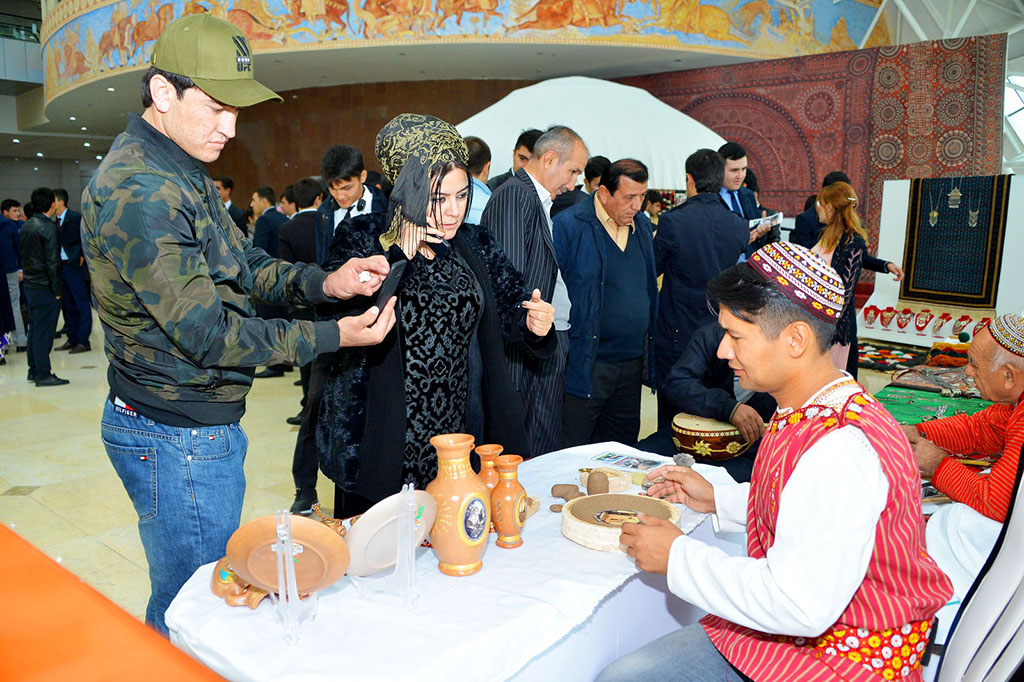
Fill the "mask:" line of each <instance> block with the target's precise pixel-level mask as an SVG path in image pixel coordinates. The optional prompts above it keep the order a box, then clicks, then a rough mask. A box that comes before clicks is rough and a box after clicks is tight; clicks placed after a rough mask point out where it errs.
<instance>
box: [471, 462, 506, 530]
mask: <svg viewBox="0 0 1024 682" xmlns="http://www.w3.org/2000/svg"><path fill="white" fill-rule="evenodd" d="M504 449H505V448H503V447H502V446H500V445H496V444H493V443H492V444H488V445H478V446H477V448H476V454H477V455H479V457H480V473H479V474H478V476H480V480H481V481H483V482H484V485H485V486H487V491H488V494H490V491H492V490H494V486H496V485H498V470H497V469H495V468H494V458H495V457H497V456H498V455H500V454H501V453H502V451H504ZM493 512H494V505H493V504H492V505H491V532H492V533H493V532H495V531H494V513H493Z"/></svg>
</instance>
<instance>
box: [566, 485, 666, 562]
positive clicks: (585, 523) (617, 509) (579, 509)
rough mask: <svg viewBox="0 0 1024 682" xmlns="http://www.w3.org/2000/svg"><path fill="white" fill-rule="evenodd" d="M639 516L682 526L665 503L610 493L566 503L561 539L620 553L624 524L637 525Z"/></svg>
mask: <svg viewBox="0 0 1024 682" xmlns="http://www.w3.org/2000/svg"><path fill="white" fill-rule="evenodd" d="M638 512H639V513H643V514H647V515H648V516H654V517H657V518H659V519H664V520H666V521H670V522H672V523H674V524H678V523H679V509H677V508H676V507H675V506H674V505H672V504H670V503H668V502H665V501H664V500H656V499H654V498H653V497H646V496H644V495H627V494H623V493H607V494H604V495H588V496H585V497H577V498H576V499H575V500H570V501H569V502H568V503H566V504H565V506H563V507H562V535H564V536H565V537H567V538H569V539H570V540H572V541H573V542H575V543H578V544H580V545H583V546H584V547H589V548H590V549H597V550H601V551H602V552H621V551H622V547H621V545H619V535H620V534H621V533H622V524H623V523H630V522H635V521H636V518H637V516H636V515H637V513H638Z"/></svg>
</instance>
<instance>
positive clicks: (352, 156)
mask: <svg viewBox="0 0 1024 682" xmlns="http://www.w3.org/2000/svg"><path fill="white" fill-rule="evenodd" d="M366 174H367V171H366V166H365V164H364V163H363V153H362V152H361V151H359V150H358V149H356V148H355V147H352V146H349V145H347V144H336V145H334V146H333V147H330V148H329V149H328V150H327V151H326V152H324V156H323V158H322V159H320V180H321V182H323V184H324V186H325V187H326V189H327V193H328V196H327V198H326V199H324V202H323V203H322V204H320V207H319V208H318V209H317V211H318V212H319V214H320V225H319V228H318V230H317V242H316V255H317V262H320V263H322V262H323V259H324V258H325V257H326V255H327V247H328V246H329V245H330V243H331V240H332V239H334V233H335V231H337V229H338V226H339V225H341V224H342V223H343V222H345V221H346V220H348V219H350V218H355V217H356V216H361V215H366V214H367V213H383V212H384V211H385V210H387V207H388V201H387V199H386V198H385V197H384V192H382V191H381V190H380V189H379V188H378V187H375V186H374V185H370V184H367V182H366Z"/></svg>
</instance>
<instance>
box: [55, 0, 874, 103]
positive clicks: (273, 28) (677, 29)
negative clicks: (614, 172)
mask: <svg viewBox="0 0 1024 682" xmlns="http://www.w3.org/2000/svg"><path fill="white" fill-rule="evenodd" d="M877 6H878V0H116V1H114V2H111V1H110V0H62V1H61V2H53V0H45V1H44V9H45V10H46V11H45V15H46V20H45V21H44V26H43V59H44V64H45V70H46V78H45V85H46V99H47V100H49V99H52V98H53V97H54V96H56V95H58V94H60V93H61V92H64V91H66V90H68V89H70V88H73V87H75V86H76V85H80V84H82V83H85V82H87V81H90V80H93V79H96V78H101V77H103V76H105V75H109V74H110V72H111V71H116V70H119V69H131V68H136V67H139V66H142V65H144V64H146V63H148V60H149V56H150V53H151V52H152V49H153V45H154V42H155V41H156V38H157V37H158V36H159V35H160V32H161V31H162V30H163V28H164V26H166V25H167V24H168V23H170V22H171V21H173V20H174V19H177V18H178V17H181V16H184V15H186V14H196V13H200V12H209V13H210V14H213V15H214V16H218V17H221V18H224V19H227V20H228V21H230V22H231V23H233V24H235V25H236V26H238V27H239V28H241V29H242V31H243V32H244V33H245V34H246V35H247V36H248V37H249V40H250V41H251V42H252V44H253V47H254V49H255V50H256V51H257V52H283V51H289V50H296V49H310V48H320V49H322V48H324V47H335V46H336V47H358V46H361V45H377V44H382V43H388V42H392V41H403V42H405V41H410V40H411V41H416V40H431V39H436V38H443V39H447V40H451V41H458V40H470V41H473V42H479V41H480V40H495V41H499V42H512V43H514V42H519V41H522V42H547V41H550V42H552V43H564V42H577V41H580V42H582V41H605V42H608V43H611V44H618V45H634V46H650V47H660V48H665V47H668V48H678V49H681V50H687V51H704V52H718V53H726V54H734V55H750V56H751V57H753V58H767V57H783V56H785V57H791V56H796V55H802V54H815V53H821V52H833V51H837V50H846V49H854V48H855V47H856V46H857V45H858V44H859V43H860V42H861V41H862V39H863V38H864V34H865V33H866V32H867V31H868V30H869V29H870V28H871V27H872V20H873V18H874V15H875V13H876V10H877ZM888 42H889V35H888V27H887V25H886V22H885V20H884V19H882V20H880V21H879V22H878V24H877V25H876V26H875V28H874V30H873V32H872V35H871V37H870V40H868V41H867V45H868V46H873V45H882V44H886V43H888Z"/></svg>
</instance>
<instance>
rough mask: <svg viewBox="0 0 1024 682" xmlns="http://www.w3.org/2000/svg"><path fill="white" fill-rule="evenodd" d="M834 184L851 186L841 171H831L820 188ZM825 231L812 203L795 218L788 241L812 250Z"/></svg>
mask: <svg viewBox="0 0 1024 682" xmlns="http://www.w3.org/2000/svg"><path fill="white" fill-rule="evenodd" d="M834 182H845V183H846V184H847V185H850V184H852V183H851V182H850V178H849V177H847V175H846V173H844V172H842V171H832V172H831V173H829V174H828V175H826V176H825V179H824V180H822V181H821V186H822V187H828V186H829V185H831V184H832V183H834ZM824 229H825V223H821V222H818V209H817V208H815V204H814V203H812V204H811V207H810V208H808V209H807V210H806V211H804V212H803V213H801V214H800V215H798V216H797V217H796V221H795V225H794V227H793V232H792V233H791V234H790V235H789V241H791V242H793V243H794V244H799V245H800V246H806V247H807V248H808V249H813V248H814V245H815V244H817V243H818V238H819V237H820V236H821V231H822V230H824Z"/></svg>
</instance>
